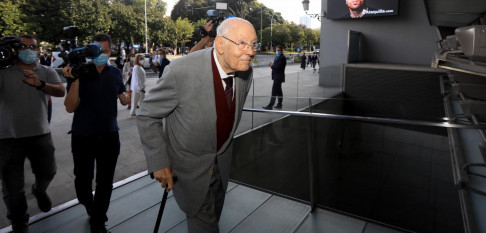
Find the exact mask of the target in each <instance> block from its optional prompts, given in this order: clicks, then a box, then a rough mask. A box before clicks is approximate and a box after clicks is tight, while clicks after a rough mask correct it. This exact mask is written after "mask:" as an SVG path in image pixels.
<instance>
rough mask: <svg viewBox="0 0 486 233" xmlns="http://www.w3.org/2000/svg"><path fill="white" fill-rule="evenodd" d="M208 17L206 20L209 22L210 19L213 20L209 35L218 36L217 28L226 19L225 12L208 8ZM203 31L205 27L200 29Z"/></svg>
mask: <svg viewBox="0 0 486 233" xmlns="http://www.w3.org/2000/svg"><path fill="white" fill-rule="evenodd" d="M206 14H207V17H206V22H209V21H210V20H212V21H213V28H212V29H211V31H209V32H208V35H209V36H210V37H211V38H215V37H216V28H217V27H218V25H219V23H221V21H223V20H224V19H225V15H224V13H223V12H221V11H218V10H208V11H207V12H206ZM200 30H201V31H205V29H204V27H202V28H201V29H200Z"/></svg>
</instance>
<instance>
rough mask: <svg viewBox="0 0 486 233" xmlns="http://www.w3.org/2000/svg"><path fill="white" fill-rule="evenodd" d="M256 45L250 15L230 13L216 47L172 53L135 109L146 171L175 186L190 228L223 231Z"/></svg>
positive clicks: (195, 230)
mask: <svg viewBox="0 0 486 233" xmlns="http://www.w3.org/2000/svg"><path fill="white" fill-rule="evenodd" d="M257 45H258V44H257V36H256V32H255V29H254V28H253V26H252V24H251V23H250V22H248V21H246V20H244V19H240V18H229V19H226V20H224V21H223V22H222V23H221V24H220V25H219V27H218V29H217V36H216V38H215V41H214V49H213V48H208V49H203V50H200V51H197V52H193V53H191V54H189V55H188V56H184V57H183V58H180V59H177V60H174V61H173V62H172V63H171V65H169V66H167V67H166V71H165V72H164V75H163V76H162V78H161V79H160V80H159V81H158V82H157V85H156V86H155V87H154V88H152V89H151V90H150V91H149V92H148V93H147V97H146V98H145V100H144V101H143V104H142V105H141V106H140V111H138V112H137V124H138V128H139V132H140V139H141V141H142V148H143V150H144V152H145V156H146V158H147V166H148V172H149V173H152V172H153V174H154V177H155V179H156V180H157V181H159V182H161V184H162V187H165V186H166V185H168V188H167V190H171V189H173V190H174V197H175V200H176V201H177V204H178V205H179V207H180V208H181V210H182V211H184V213H185V214H186V218H187V227H188V232H190V233H194V232H197V233H199V232H219V226H218V222H219V219H220V216H221V211H222V210H223V204H224V197H225V194H226V188H227V187H228V180H229V175H230V169H231V157H232V152H233V135H234V132H235V130H236V128H237V127H238V123H239V121H240V118H241V113H242V109H243V105H244V103H245V100H246V97H247V95H248V91H249V90H250V85H251V82H252V77H253V70H252V69H251V66H250V65H251V61H252V59H253V58H254V57H255V55H256V49H257ZM161 119H165V121H162V120H161ZM163 122H165V123H166V125H163ZM173 174H175V175H177V177H178V180H177V183H175V184H174V181H173ZM208 174H209V175H208ZM154 195H158V192H157V193H154Z"/></svg>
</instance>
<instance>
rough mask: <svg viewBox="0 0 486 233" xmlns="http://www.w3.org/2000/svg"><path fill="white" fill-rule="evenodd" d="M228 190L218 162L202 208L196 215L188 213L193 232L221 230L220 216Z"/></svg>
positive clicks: (190, 229)
mask: <svg viewBox="0 0 486 233" xmlns="http://www.w3.org/2000/svg"><path fill="white" fill-rule="evenodd" d="M225 194H226V190H224V189H223V184H222V182H221V176H220V174H219V167H218V164H217V163H215V164H214V167H213V174H212V176H211V183H210V186H209V190H208V193H207V194H206V197H205V198H204V202H203V204H202V206H201V209H199V211H198V212H197V213H196V215H195V216H192V217H190V216H189V215H187V228H188V230H189V232H191V233H215V232H219V225H218V222H219V218H220V216H221V212H222V211H223V205H224V197H225Z"/></svg>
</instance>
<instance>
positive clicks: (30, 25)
mask: <svg viewBox="0 0 486 233" xmlns="http://www.w3.org/2000/svg"><path fill="white" fill-rule="evenodd" d="M19 5H20V9H21V11H22V12H23V17H22V22H23V23H24V25H25V26H26V31H25V33H27V34H34V35H36V36H37V39H38V40H39V41H47V42H49V43H55V44H58V43H59V40H60V39H63V38H64V37H65V36H64V33H63V31H62V29H63V28H64V27H66V26H70V25H73V24H74V20H73V17H72V15H71V14H72V13H73V11H74V9H73V8H74V1H73V0H65V1H63V0H47V1H37V0H23V1H21V3H19Z"/></svg>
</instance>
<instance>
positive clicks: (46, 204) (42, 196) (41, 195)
mask: <svg viewBox="0 0 486 233" xmlns="http://www.w3.org/2000/svg"><path fill="white" fill-rule="evenodd" d="M34 187H35V183H34V184H32V194H33V195H34V197H35V199H37V206H38V207H39V209H40V210H41V211H42V212H49V210H51V209H52V202H51V199H50V198H49V196H48V195H47V193H46V192H37V191H36V190H35V188H34Z"/></svg>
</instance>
